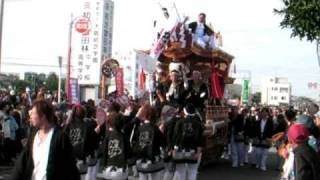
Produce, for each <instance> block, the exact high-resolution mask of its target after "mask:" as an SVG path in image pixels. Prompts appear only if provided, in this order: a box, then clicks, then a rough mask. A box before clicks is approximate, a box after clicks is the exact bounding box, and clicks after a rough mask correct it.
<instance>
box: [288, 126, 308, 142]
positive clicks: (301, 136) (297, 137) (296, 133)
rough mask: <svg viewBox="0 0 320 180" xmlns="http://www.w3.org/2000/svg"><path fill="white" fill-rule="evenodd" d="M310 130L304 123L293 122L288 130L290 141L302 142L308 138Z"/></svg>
mask: <svg viewBox="0 0 320 180" xmlns="http://www.w3.org/2000/svg"><path fill="white" fill-rule="evenodd" d="M308 137H309V131H308V130H307V128H305V127H304V126H303V125H302V124H293V125H292V126H290V128H289V130H288V139H289V142H291V143H295V144H300V143H303V142H305V141H307V140H308Z"/></svg>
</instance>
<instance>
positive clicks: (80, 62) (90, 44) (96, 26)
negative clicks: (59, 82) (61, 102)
mask: <svg viewBox="0 0 320 180" xmlns="http://www.w3.org/2000/svg"><path fill="white" fill-rule="evenodd" d="M103 2H104V1H101V0H84V1H81V2H80V3H79V4H78V5H79V7H76V8H77V9H78V10H77V11H76V12H75V13H74V15H75V17H77V18H76V19H75V21H74V25H73V26H72V28H73V29H72V31H71V32H72V34H71V49H72V51H71V73H70V76H71V77H72V78H76V79H78V83H79V85H99V84H100V73H101V58H102V55H103V51H102V46H103V41H102V40H103V35H104V31H103V22H104V19H103V18H104V3H103Z"/></svg>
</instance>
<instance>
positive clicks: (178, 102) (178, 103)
mask: <svg viewBox="0 0 320 180" xmlns="http://www.w3.org/2000/svg"><path fill="white" fill-rule="evenodd" d="M180 76H181V75H180V73H179V72H178V71H176V70H173V71H171V72H170V80H171V82H170V85H169V88H168V91H167V92H166V99H167V102H168V103H169V105H171V106H174V107H182V106H183V105H184V104H185V95H186V90H185V88H184V85H183V82H182V81H181V80H180Z"/></svg>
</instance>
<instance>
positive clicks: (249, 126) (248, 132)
mask: <svg viewBox="0 0 320 180" xmlns="http://www.w3.org/2000/svg"><path fill="white" fill-rule="evenodd" d="M255 131H256V116H255V115H253V114H251V113H250V114H249V115H248V116H247V117H246V118H245V122H244V139H245V140H244V144H245V158H244V162H245V163H251V164H253V163H255V162H253V159H254V157H253V156H254V154H253V153H252V148H253V147H252V139H253V138H254V136H255ZM249 152H250V153H249ZM254 166H255V165H254Z"/></svg>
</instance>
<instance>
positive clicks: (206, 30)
mask: <svg viewBox="0 0 320 180" xmlns="http://www.w3.org/2000/svg"><path fill="white" fill-rule="evenodd" d="M197 26H198V22H192V23H190V24H189V28H190V29H191V32H192V33H193V34H194V33H196V29H197ZM213 33H214V32H213V31H212V30H211V29H210V28H209V27H208V26H207V25H206V24H204V34H203V35H209V36H211V35H212V34H213Z"/></svg>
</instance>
